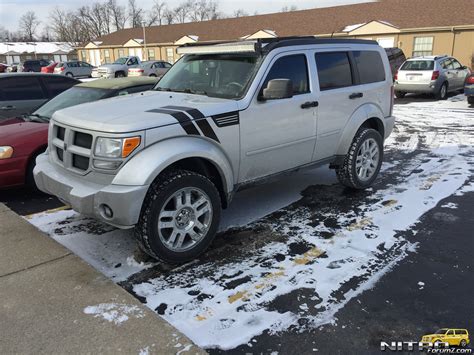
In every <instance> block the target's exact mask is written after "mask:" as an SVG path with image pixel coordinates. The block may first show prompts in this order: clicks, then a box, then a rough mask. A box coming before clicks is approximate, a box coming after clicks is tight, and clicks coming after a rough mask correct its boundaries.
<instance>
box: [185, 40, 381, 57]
mask: <svg viewBox="0 0 474 355" xmlns="http://www.w3.org/2000/svg"><path fill="white" fill-rule="evenodd" d="M354 43H357V44H369V45H378V43H377V41H373V40H365V39H351V38H316V37H314V36H305V37H277V38H262V39H257V40H243V41H214V42H206V43H187V44H184V45H182V46H180V47H178V49H177V52H178V54H209V53H215V52H222V53H235V52H259V53H268V52H270V51H272V50H274V49H276V48H281V47H289V46H304V45H311V44H354Z"/></svg>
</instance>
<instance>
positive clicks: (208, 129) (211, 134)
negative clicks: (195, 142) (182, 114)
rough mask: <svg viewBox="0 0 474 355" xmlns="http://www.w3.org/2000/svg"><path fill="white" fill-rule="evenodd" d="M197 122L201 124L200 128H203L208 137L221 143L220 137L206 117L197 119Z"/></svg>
mask: <svg viewBox="0 0 474 355" xmlns="http://www.w3.org/2000/svg"><path fill="white" fill-rule="evenodd" d="M196 123H197V125H198V126H199V128H200V129H201V131H202V133H204V135H205V136H206V137H207V138H210V139H213V140H215V141H216V142H217V143H220V141H219V138H217V136H216V133H215V132H214V130H213V129H212V127H211V125H210V124H209V122H207V120H206V119H203V120H197V121H196Z"/></svg>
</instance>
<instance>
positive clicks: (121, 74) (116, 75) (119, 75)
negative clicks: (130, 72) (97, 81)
mask: <svg viewBox="0 0 474 355" xmlns="http://www.w3.org/2000/svg"><path fill="white" fill-rule="evenodd" d="M115 77H116V78H124V77H125V73H124V72H123V71H119V72H117V73H115Z"/></svg>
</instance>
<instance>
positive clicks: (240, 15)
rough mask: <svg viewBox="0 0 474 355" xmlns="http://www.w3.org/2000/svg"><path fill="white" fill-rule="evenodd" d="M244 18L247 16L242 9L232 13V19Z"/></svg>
mask: <svg viewBox="0 0 474 355" xmlns="http://www.w3.org/2000/svg"><path fill="white" fill-rule="evenodd" d="M245 16H249V14H248V12H247V11H245V10H244V9H238V10H235V11H234V13H233V14H232V17H245Z"/></svg>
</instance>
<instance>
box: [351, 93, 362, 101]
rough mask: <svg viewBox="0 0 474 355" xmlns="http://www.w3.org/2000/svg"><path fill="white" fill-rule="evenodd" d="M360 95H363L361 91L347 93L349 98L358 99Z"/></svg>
mask: <svg viewBox="0 0 474 355" xmlns="http://www.w3.org/2000/svg"><path fill="white" fill-rule="evenodd" d="M361 97H364V94H363V93H361V92H355V93H353V94H350V95H349V99H351V100H354V99H360V98H361Z"/></svg>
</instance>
